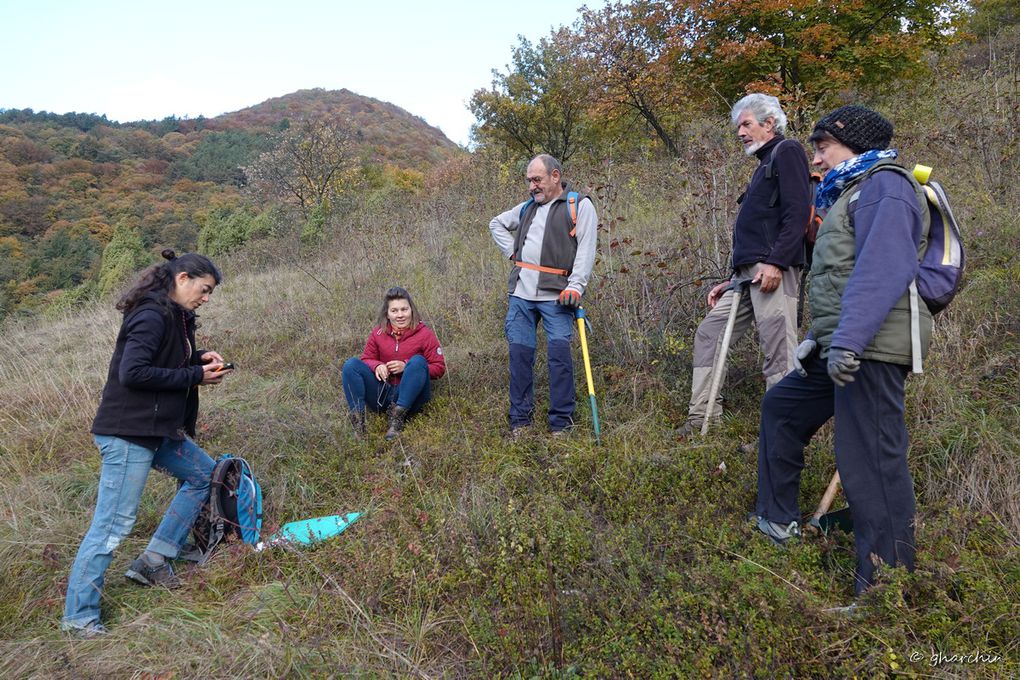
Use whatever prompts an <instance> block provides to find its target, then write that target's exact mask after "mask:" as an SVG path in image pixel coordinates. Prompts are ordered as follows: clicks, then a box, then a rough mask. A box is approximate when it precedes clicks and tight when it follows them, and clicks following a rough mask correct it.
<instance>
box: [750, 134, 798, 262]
mask: <svg viewBox="0 0 1020 680" xmlns="http://www.w3.org/2000/svg"><path fill="white" fill-rule="evenodd" d="M780 144H782V146H780ZM776 147H778V149H777V150H776V155H775V158H774V159H773V160H772V177H770V178H769V177H766V176H765V174H766V173H765V171H766V166H767V165H768V163H769V159H770V158H772V150H773V149H776ZM755 155H756V156H757V157H758V160H759V161H760V162H759V164H758V167H757V168H755V171H754V174H753V175H751V182H750V183H749V184H748V185H747V191H746V192H744V196H743V197H742V201H741V204H740V211H739V212H738V213H737V221H736V223H735V224H734V225H733V269H734V270H736V268H737V267H742V266H744V265H748V264H755V263H757V262H765V263H766V264H773V265H775V266H777V267H779V268H780V269H787V268H789V267H800V266H803V264H804V228H805V227H806V226H807V222H808V216H809V214H810V209H811V206H810V205H809V200H810V199H809V188H808V177H809V172H808V164H807V156H806V154H805V153H804V147H803V146H801V145H800V142H798V141H796V140H793V139H791V140H786V138H785V137H783V136H782V135H776V136H775V138H773V139H771V140H769V142H768V143H767V144H765V145H764V146H763V147H762V148H760V149H758V151H756V152H755ZM777 189H778V194H777V193H776V192H777ZM774 196H775V197H776V200H775V205H771V206H770V205H769V204H770V203H771V202H772V200H773V197H774Z"/></svg>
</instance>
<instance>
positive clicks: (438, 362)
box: [361, 321, 446, 385]
mask: <svg viewBox="0 0 1020 680" xmlns="http://www.w3.org/2000/svg"><path fill="white" fill-rule="evenodd" d="M416 354H420V355H422V356H423V357H425V361H426V362H428V365H429V378H431V379H432V380H435V379H437V378H441V377H443V374H444V373H446V357H444V356H443V348H442V347H441V346H440V344H439V338H437V337H436V334H435V333H433V332H432V329H431V328H429V327H428V326H426V325H425V323H424V322H421V321H419V322H418V326H417V327H415V328H411V329H408V330H406V331H404V332H403V333H400V334H399V335H397V334H395V333H394V331H393V328H392V327H391V326H390V325H389V324H388V323H387V324H386V327H385V328H382V327H380V326H376V327H375V328H373V329H372V332H371V333H370V334H369V336H368V342H366V343H365V351H363V352H362V353H361V360H362V361H364V362H365V364H366V365H367V366H368V367H369V368H370V369H372V371H373V372H374V371H375V369H376V367H377V366H379V364H385V363H386V362H387V361H403V362H405V363H406V362H407V361H408V360H410V359H411V357H413V356H415V355H416ZM401 375H402V374H397V375H390V377H389V380H388V382H389V383H390V384H391V385H399V384H400V376H401Z"/></svg>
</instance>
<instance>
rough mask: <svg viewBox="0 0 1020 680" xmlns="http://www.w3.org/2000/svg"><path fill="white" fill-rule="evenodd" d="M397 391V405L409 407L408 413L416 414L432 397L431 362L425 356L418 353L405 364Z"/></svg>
mask: <svg viewBox="0 0 1020 680" xmlns="http://www.w3.org/2000/svg"><path fill="white" fill-rule="evenodd" d="M398 390H399V391H398V392H397V406H399V407H401V408H404V409H407V412H408V415H411V416H413V415H415V414H416V413H418V412H419V411H421V410H422V408H423V407H424V406H425V404H426V403H428V401H429V399H431V398H432V381H431V380H430V379H429V364H428V362H427V361H425V357H423V356H422V355H420V354H416V355H415V356H413V357H411V359H410V360H409V361H408V362H407V364H406V365H405V366H404V373H403V374H402V375H401V376H400V385H399V386H398Z"/></svg>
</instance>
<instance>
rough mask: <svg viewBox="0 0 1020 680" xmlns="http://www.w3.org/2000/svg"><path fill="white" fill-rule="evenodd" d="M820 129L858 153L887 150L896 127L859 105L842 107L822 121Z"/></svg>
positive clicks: (818, 127) (817, 124) (876, 113)
mask: <svg viewBox="0 0 1020 680" xmlns="http://www.w3.org/2000/svg"><path fill="white" fill-rule="evenodd" d="M819 130H821V131H822V132H827V133H829V134H830V135H832V136H833V137H835V138H836V139H837V140H838V141H839V142H840V143H842V144H843V145H844V146H846V147H847V148H848V149H850V150H851V151H853V152H854V153H855V154H861V153H864V152H865V151H869V150H871V149H877V150H879V151H881V150H882V149H886V148H888V147H889V142H891V141H892V136H893V124H892V123H890V122H889V121H888V120H886V119H885V118H883V117H882V114H880V113H878V112H877V111H872V110H871V109H868V108H865V107H863V106H856V105H851V106H841V107H840V108H838V109H836V110H835V111H833V112H832V113H830V114H829V115H827V116H825V117H824V118H822V119H821V120H819V121H818V122H817V123H815V132H816V133H817V132H818V131H819Z"/></svg>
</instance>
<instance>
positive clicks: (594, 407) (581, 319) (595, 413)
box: [574, 306, 601, 443]
mask: <svg viewBox="0 0 1020 680" xmlns="http://www.w3.org/2000/svg"><path fill="white" fill-rule="evenodd" d="M574 318H576V319H577V334H578V335H579V336H580V337H581V355H582V356H584V375H585V377H586V378H587V379H588V398H589V399H590V400H591V419H592V423H593V424H594V425H595V443H600V442H601V440H600V434H601V432H600V430H599V407H598V404H596V403H595V384H594V383H593V382H592V380H591V361H589V359H588V336H587V335H586V334H585V328H584V327H585V324H586V323H588V317H587V316H585V314H584V307H580V306H579V307H578V308H577V309H576V310H574Z"/></svg>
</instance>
